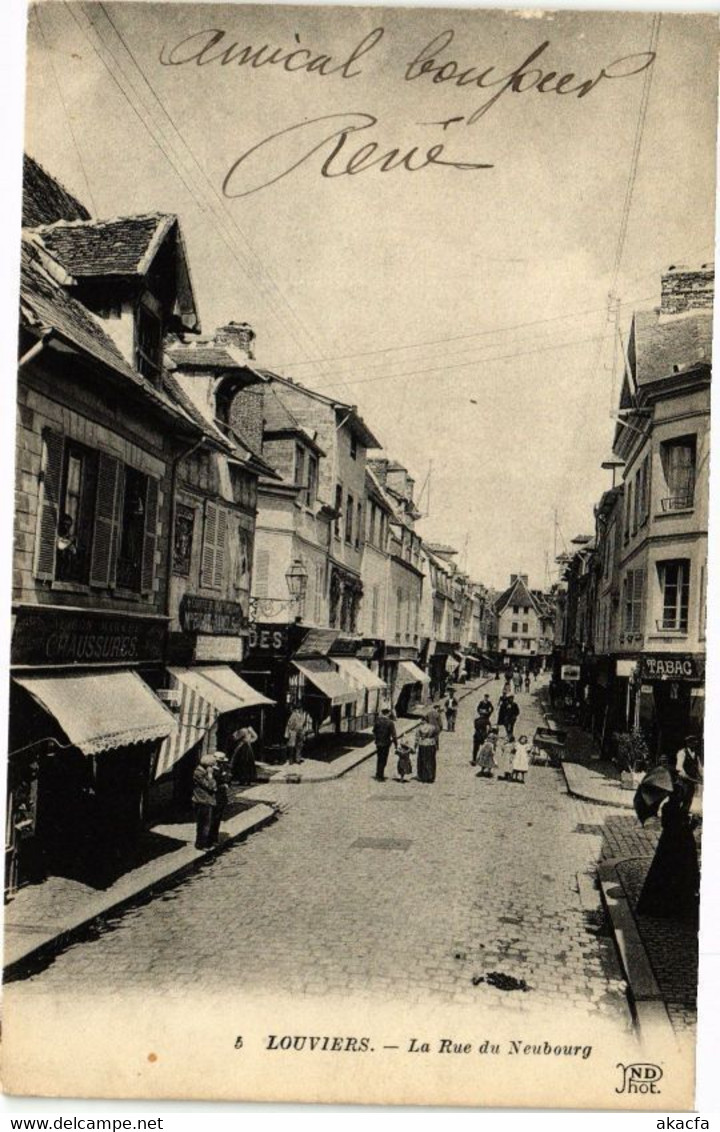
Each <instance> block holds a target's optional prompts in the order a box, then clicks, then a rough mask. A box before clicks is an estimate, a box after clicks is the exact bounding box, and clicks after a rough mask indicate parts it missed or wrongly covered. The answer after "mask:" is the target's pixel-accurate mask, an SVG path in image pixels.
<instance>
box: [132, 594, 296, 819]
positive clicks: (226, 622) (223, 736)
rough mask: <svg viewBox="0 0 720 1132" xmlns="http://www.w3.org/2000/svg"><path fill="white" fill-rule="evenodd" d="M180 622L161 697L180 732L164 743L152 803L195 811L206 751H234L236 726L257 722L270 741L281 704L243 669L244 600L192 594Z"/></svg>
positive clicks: (180, 610) (245, 638)
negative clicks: (272, 713) (268, 730)
mask: <svg viewBox="0 0 720 1132" xmlns="http://www.w3.org/2000/svg"><path fill="white" fill-rule="evenodd" d="M177 623H178V628H177V630H176V631H174V632H171V633H170V634H169V636H168V648H167V668H166V670H165V673H164V677H163V681H162V685H161V686H160V687H157V688H156V692H157V695H158V696H159V697H160V698H161V699H162V700H163V701H164V702H165V703H166V704H167V706H168V707H169V708H170V709H171V710H172V712H173V714H174V716H175V719H176V722H177V729H176V732H175V733H174V734H173V735H172V736H171V737H170V738H168V740H167V741H166V742H165V743H164V744H163V746H162V748H161V750H160V755H159V758H158V760H157V765H156V768H155V774H154V782H153V791H152V795H151V801H152V805H153V808H154V809H155V810H159V811H162V810H164V809H165V808H166V807H167V806H168V805H172V806H173V807H174V808H176V809H177V808H179V809H180V810H181V811H185V810H188V809H189V806H190V799H191V796H192V776H193V772H194V770H195V767H196V766H197V764H198V760H199V759H200V757H201V756H202V755H203V754H212V753H213V752H215V751H223V752H225V753H227V754H230V753H231V752H232V749H233V747H234V746H235V745H236V742H237V740H236V738H235V734H236V732H237V731H238V730H239V729H240V728H241V727H244V726H247V727H252V729H253V730H254V732H255V733H256V735H257V736H258V740H259V744H262V740H263V736H264V733H265V718H266V709H268V708H271V707H272V706H273V704H274V699H273V697H272V696H267V695H265V694H264V693H262V692H258V691H257V690H256V689H255V688H253V687H251V686H250V685H249V684H248V683H247V682H246V681H245V680H244V679H243V678H242V676H240V675H239V673H238V671H237V670H238V669H240V668H241V666H242V663H243V659H244V657H245V653H246V650H247V641H248V638H249V632H250V629H249V622H248V616H247V613H246V609H245V605H244V604H243V603H242V602H240V601H228V600H226V599H222V598H209V597H204V596H200V595H198V594H192V593H185V594H184V595H183V597H182V599H181V600H180V602H179V607H178V618H177Z"/></svg>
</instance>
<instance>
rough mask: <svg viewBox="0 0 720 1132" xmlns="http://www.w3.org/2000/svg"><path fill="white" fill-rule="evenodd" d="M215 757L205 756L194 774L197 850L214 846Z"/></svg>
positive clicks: (193, 798)
mask: <svg viewBox="0 0 720 1132" xmlns="http://www.w3.org/2000/svg"><path fill="white" fill-rule="evenodd" d="M216 765H217V764H216V762H215V756H214V755H203V756H202V757H201V759H200V762H199V763H198V765H197V766H196V767H195V771H194V773H193V796H192V800H193V806H194V807H195V821H196V834H195V848H196V849H209V848H210V846H211V845H212V843H213V842H212V826H213V810H214V809H215V806H216V802H217V779H216V777H215V766H216Z"/></svg>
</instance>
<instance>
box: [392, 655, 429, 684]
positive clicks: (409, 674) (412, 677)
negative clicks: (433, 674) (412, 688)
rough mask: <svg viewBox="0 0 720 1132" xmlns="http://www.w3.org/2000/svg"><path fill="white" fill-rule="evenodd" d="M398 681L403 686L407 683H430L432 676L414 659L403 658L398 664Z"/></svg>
mask: <svg viewBox="0 0 720 1132" xmlns="http://www.w3.org/2000/svg"><path fill="white" fill-rule="evenodd" d="M397 683H398V684H400V686H401V687H403V688H404V687H405V685H406V684H429V683H430V677H429V676H428V674H427V672H423V670H422V668H418V666H417V664H414V663H413V661H412V660H401V661H400V663H399V664H398V674H397Z"/></svg>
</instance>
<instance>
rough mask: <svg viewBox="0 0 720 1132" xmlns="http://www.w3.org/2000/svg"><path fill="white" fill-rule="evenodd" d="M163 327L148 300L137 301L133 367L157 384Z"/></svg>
mask: <svg viewBox="0 0 720 1132" xmlns="http://www.w3.org/2000/svg"><path fill="white" fill-rule="evenodd" d="M162 360H163V327H162V321H161V319H160V316H159V313H156V312H155V311H154V310H151V308H150V305H149V303H148V302H145V301H142V302H140V303H138V306H137V309H136V312H135V368H136V369H137V371H138V373H141V374H142V375H143V377H146V378H147V379H148V381H151V382H152V383H153V384H154V385H157V384H158V382H159V380H160V375H161V373H162Z"/></svg>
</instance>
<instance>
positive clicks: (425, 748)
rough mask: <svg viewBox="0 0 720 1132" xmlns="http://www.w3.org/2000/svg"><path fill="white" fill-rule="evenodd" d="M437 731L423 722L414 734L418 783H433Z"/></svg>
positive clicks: (435, 767)
mask: <svg viewBox="0 0 720 1132" xmlns="http://www.w3.org/2000/svg"><path fill="white" fill-rule="evenodd" d="M437 748H438V740H437V730H436V728H435V727H434V726H433V724H432V723H430V722H428V721H427V720H425V722H424V723H421V724H420V726H419V727H418V729H417V731H416V733H415V751H416V753H417V777H418V782H434V781H435V773H436V770H437Z"/></svg>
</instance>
